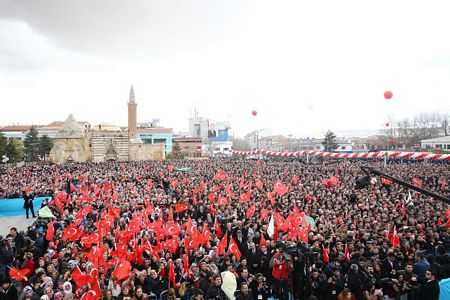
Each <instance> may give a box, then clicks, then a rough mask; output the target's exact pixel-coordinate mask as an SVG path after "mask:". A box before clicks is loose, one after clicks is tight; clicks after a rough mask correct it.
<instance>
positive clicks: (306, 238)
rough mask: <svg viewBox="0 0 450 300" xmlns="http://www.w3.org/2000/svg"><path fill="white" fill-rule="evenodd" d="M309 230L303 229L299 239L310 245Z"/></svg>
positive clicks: (299, 233)
mask: <svg viewBox="0 0 450 300" xmlns="http://www.w3.org/2000/svg"><path fill="white" fill-rule="evenodd" d="M308 235H309V229H308V228H307V227H306V228H302V229H301V230H300V231H299V232H298V238H299V239H300V240H301V241H302V242H303V243H306V244H308V243H309V236H308Z"/></svg>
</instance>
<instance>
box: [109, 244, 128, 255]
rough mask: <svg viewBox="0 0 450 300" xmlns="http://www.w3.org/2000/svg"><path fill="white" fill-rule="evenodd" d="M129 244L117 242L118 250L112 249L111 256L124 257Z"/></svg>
mask: <svg viewBox="0 0 450 300" xmlns="http://www.w3.org/2000/svg"><path fill="white" fill-rule="evenodd" d="M127 250H128V246H127V245H126V244H120V243H118V244H116V250H113V251H111V256H114V257H118V258H122V257H124V256H125V254H126V253H127Z"/></svg>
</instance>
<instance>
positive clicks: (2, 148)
mask: <svg viewBox="0 0 450 300" xmlns="http://www.w3.org/2000/svg"><path fill="white" fill-rule="evenodd" d="M7 145H8V141H7V139H6V137H5V135H4V134H3V133H2V132H0V157H1V156H2V155H5V154H6V146H7Z"/></svg>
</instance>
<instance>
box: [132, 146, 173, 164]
mask: <svg viewBox="0 0 450 300" xmlns="http://www.w3.org/2000/svg"><path fill="white" fill-rule="evenodd" d="M165 158H166V152H165V151H164V144H156V145H151V144H131V145H130V160H163V159H165Z"/></svg>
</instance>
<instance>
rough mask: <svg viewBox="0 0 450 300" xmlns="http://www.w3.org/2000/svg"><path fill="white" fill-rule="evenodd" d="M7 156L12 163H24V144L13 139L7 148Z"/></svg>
mask: <svg viewBox="0 0 450 300" xmlns="http://www.w3.org/2000/svg"><path fill="white" fill-rule="evenodd" d="M6 152H7V153H8V154H7V156H8V157H9V162H10V163H15V162H19V161H22V159H23V146H22V143H20V142H19V141H17V140H15V139H11V140H10V141H9V143H8V146H7V147H6Z"/></svg>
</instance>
